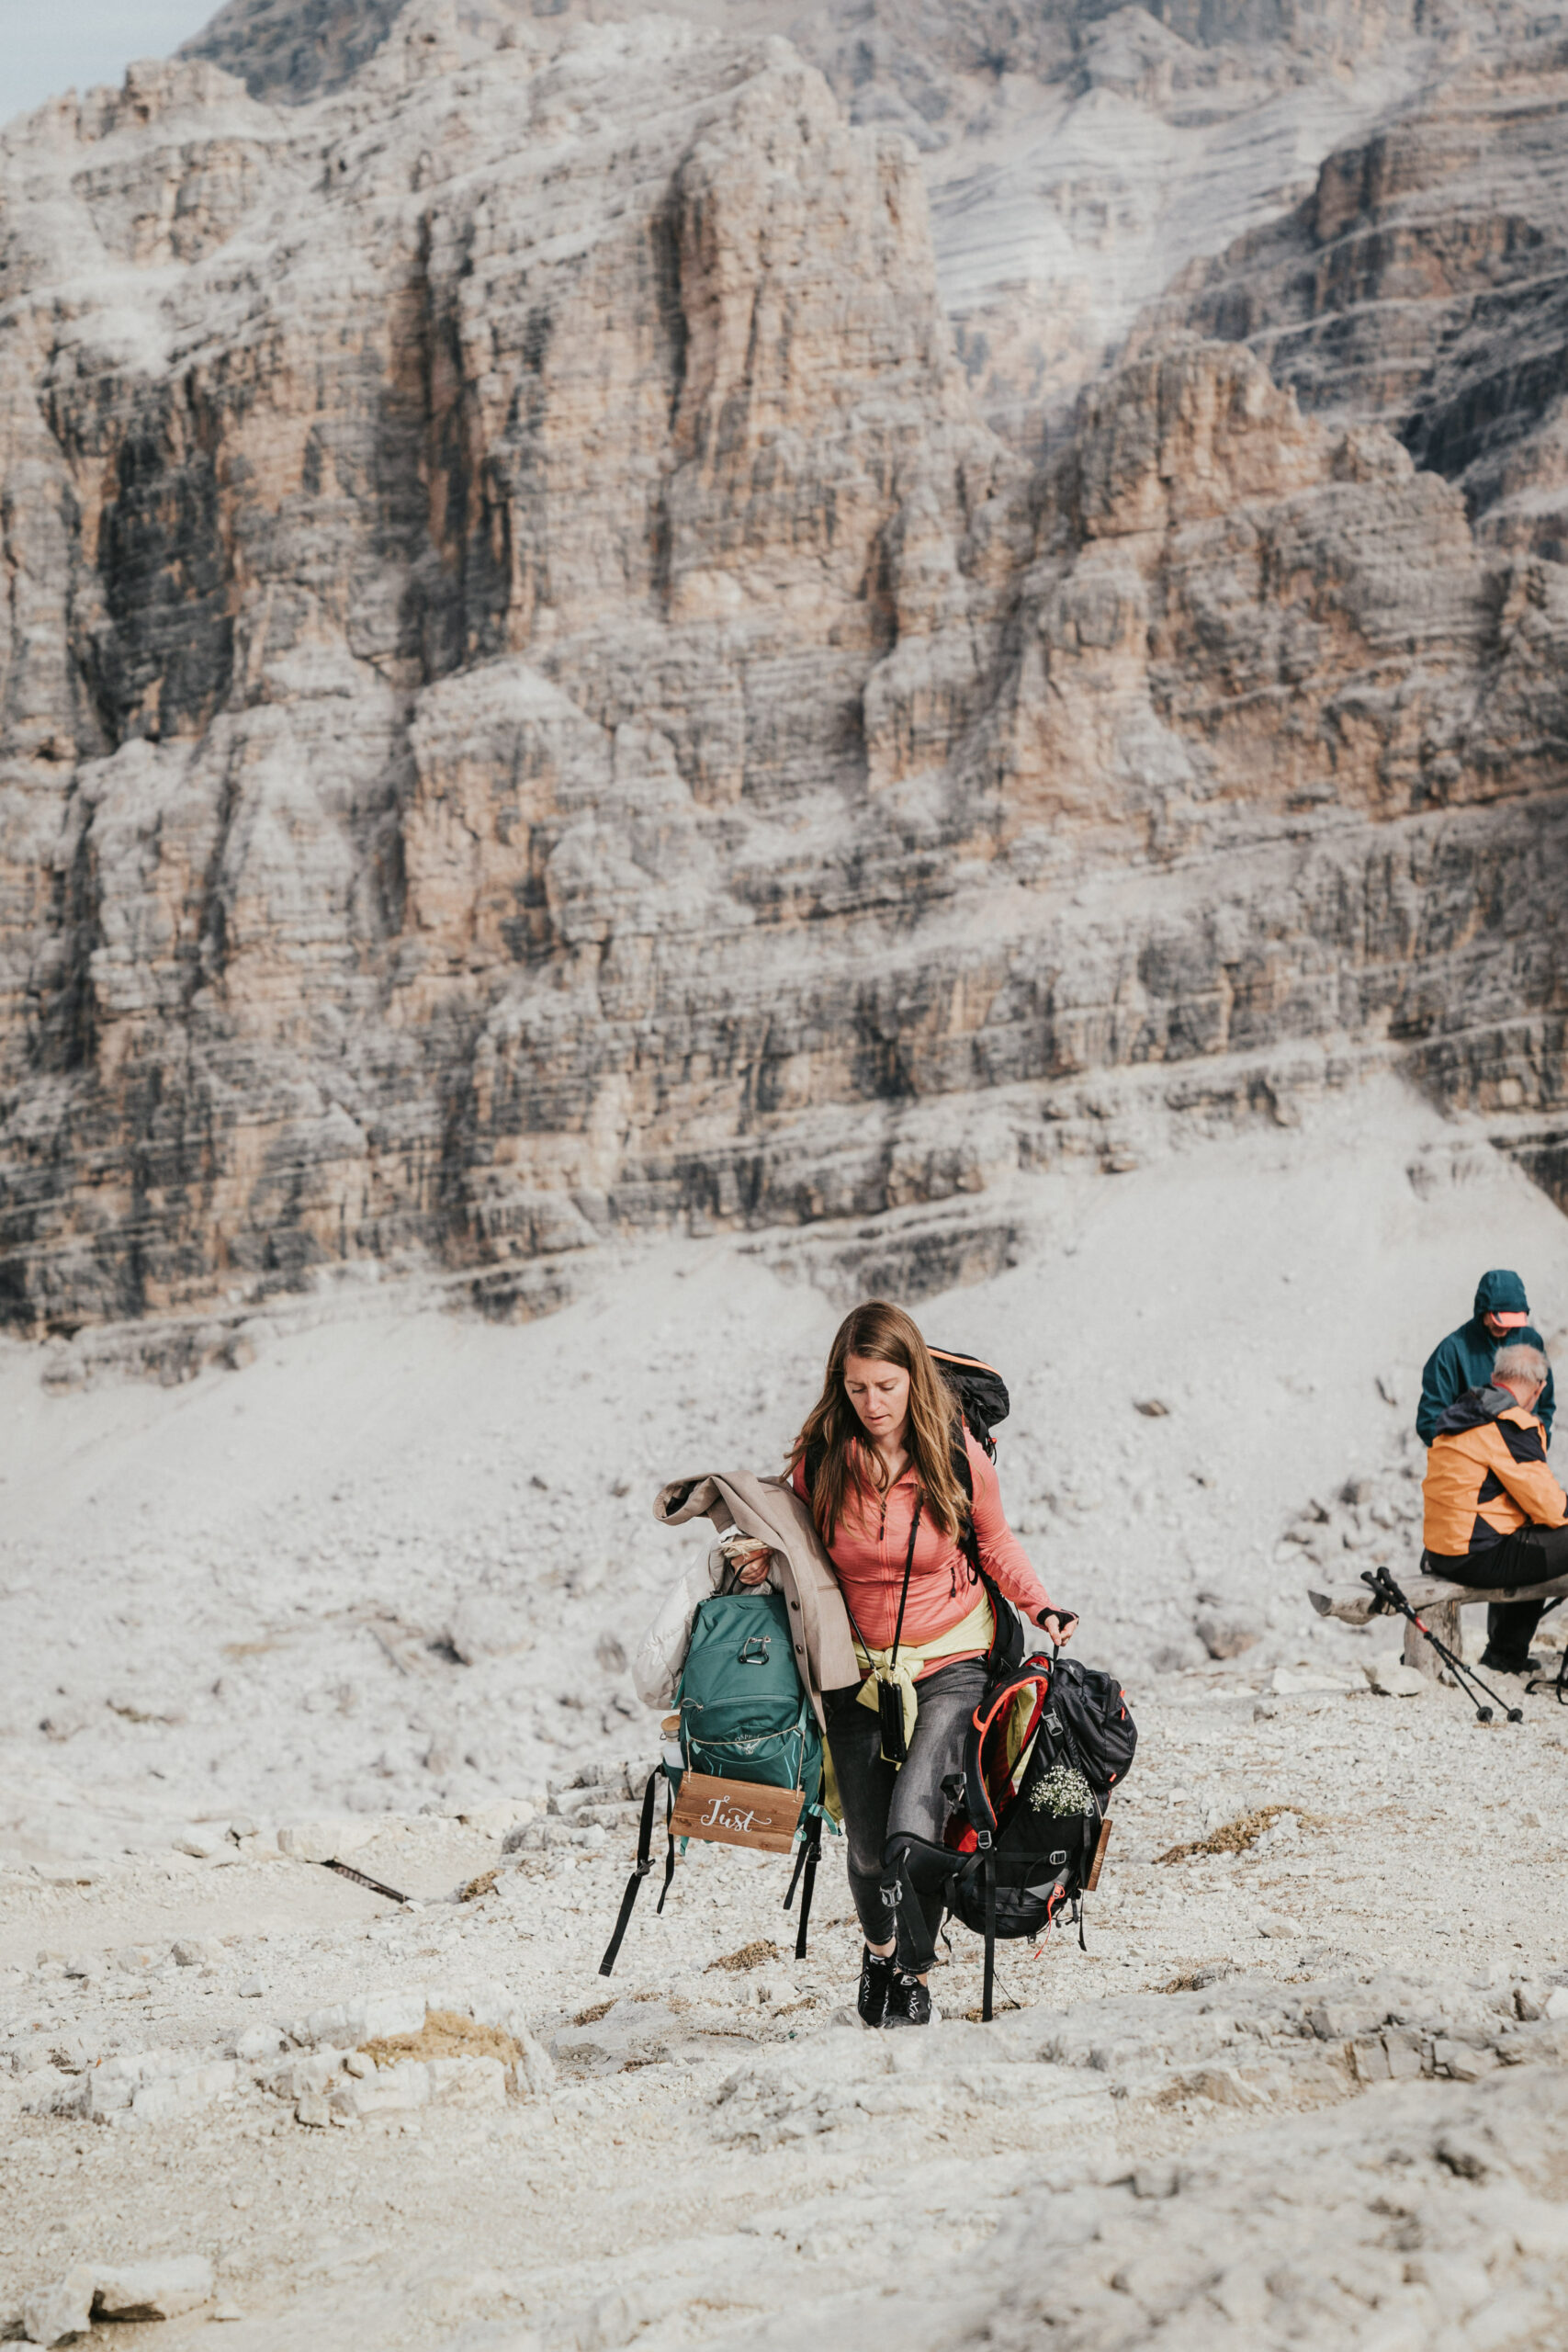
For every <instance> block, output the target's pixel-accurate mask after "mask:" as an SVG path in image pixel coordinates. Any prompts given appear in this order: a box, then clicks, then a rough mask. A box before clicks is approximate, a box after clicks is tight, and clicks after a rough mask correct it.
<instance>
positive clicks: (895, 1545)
mask: <svg viewBox="0 0 1568 2352" xmlns="http://www.w3.org/2000/svg"><path fill="white" fill-rule="evenodd" d="M964 1444H965V1445H966V1446H967V1448H968V1451H969V1475H970V1476H971V1477H972V1478H973V1479H974V1482H975V1502H974V1520H975V1533H976V1538H977V1540H978V1543H979V1547H980V1558H981V1562H982V1564H983V1565H984V1566H985V1569H986V1572H987V1575H988V1576H991V1577H995V1579H996V1581H997V1583H998V1585H999V1586H1000V1587H1001V1589H1002V1590H1003V1592H1005V1593H1006V1595H1007V1597H1008V1599H1009V1600H1015V1601H1016V1602H1017V1603H1018V1606H1019V1607H1020V1609H1021V1610H1022V1611H1023V1613H1024V1615H1025V1616H1026V1617H1028V1618H1030V1619H1031V1620H1034V1619H1037V1618H1038V1617H1039V1615H1040V1612H1041V1611H1042V1610H1043V1609H1049V1608H1050V1606H1051V1603H1050V1601H1049V1600H1048V1599H1047V1598H1046V1594H1045V1588H1044V1586H1043V1584H1042V1583H1041V1581H1040V1579H1039V1577H1037V1576H1036V1575H1035V1573H1034V1570H1033V1569H1032V1567H1031V1566H1030V1564H1029V1555H1028V1554H1027V1553H1026V1552H1025V1550H1024V1548H1023V1546H1022V1544H1021V1543H1020V1542H1019V1540H1018V1538H1017V1536H1016V1535H1015V1534H1014V1533H1013V1532H1012V1530H1011V1528H1010V1526H1009V1525H1008V1523H1007V1515H1006V1513H1005V1512H1004V1511H1003V1510H1002V1496H1001V1488H1000V1487H999V1485H998V1481H997V1473H996V1466H995V1464H993V1463H992V1462H991V1460H990V1458H989V1457H988V1455H987V1453H986V1451H985V1449H984V1447H983V1446H980V1445H977V1444H976V1442H975V1440H974V1439H973V1438H972V1437H971V1436H970V1435H969V1433H968V1431H967V1430H965V1431H964ZM793 1484H794V1487H795V1492H796V1494H798V1495H800V1496H801V1497H802V1498H804V1497H805V1494H806V1479H805V1472H804V1464H801V1463H796V1464H795V1475H794V1479H793ZM916 1493H917V1487H916V1482H915V1474H914V1472H913V1471H912V1470H906V1471H905V1473H904V1475H903V1476H902V1477H901V1478H900V1479H898V1480H897V1483H896V1484H895V1485H894V1486H892V1487H889V1488H888V1490H887V1493H886V1495H883V1494H881V1493H880V1492H879V1491H878V1490H877V1488H876V1487H874V1486H873V1485H872V1483H871V1480H870V1476H869V1474H868V1475H867V1476H865V1478H864V1480H863V1485H862V1488H861V1502H862V1508H861V1510H860V1512H859V1514H858V1516H856V1515H855V1514H853V1512H851V1513H850V1514H846V1517H845V1518H844V1519H843V1520H842V1521H840V1524H839V1526H838V1527H837V1529H836V1530H835V1531H834V1535H833V1541H832V1543H831V1544H829V1547H828V1555H829V1559H830V1560H831V1561H832V1563H833V1568H834V1572H835V1574H836V1575H837V1577H838V1579H839V1583H840V1588H841V1589H842V1591H843V1595H844V1599H845V1600H846V1601H847V1602H848V1604H849V1610H850V1614H851V1616H852V1618H853V1620H854V1622H855V1623H856V1624H857V1625H858V1626H859V1628H860V1631H861V1634H862V1637H863V1639H864V1640H865V1641H867V1642H869V1643H870V1644H871V1645H872V1647H873V1648H874V1649H879V1650H880V1649H886V1648H887V1647H888V1646H889V1645H890V1644H891V1642H892V1639H893V1629H894V1627H895V1625H896V1624H897V1622H898V1593H899V1589H900V1588H901V1586H902V1584H903V1581H904V1562H905V1560H906V1559H907V1558H908V1552H909V1521H910V1518H911V1516H912V1514H913V1511H914V1508H915V1497H916ZM978 1599H979V1594H978V1592H977V1590H976V1587H975V1586H974V1585H973V1584H972V1583H971V1582H970V1580H969V1563H968V1561H967V1560H966V1559H965V1557H964V1554H963V1552H962V1551H961V1550H960V1548H959V1546H958V1545H957V1544H955V1543H953V1539H952V1537H951V1536H948V1535H944V1534H943V1533H942V1530H941V1529H940V1528H939V1527H933V1526H932V1525H931V1521H930V1520H929V1519H928V1518H927V1516H926V1514H925V1513H924V1511H922V1512H921V1514H920V1526H919V1534H918V1535H917V1536H916V1538H915V1564H914V1567H913V1570H912V1571H911V1573H910V1577H909V1599H908V1606H907V1607H906V1609H905V1611H904V1640H905V1641H906V1642H908V1643H919V1642H929V1641H931V1639H933V1637H934V1636H935V1635H936V1634H942V1633H945V1632H946V1631H947V1628H948V1627H949V1626H950V1625H956V1624H957V1623H959V1622H960V1620H961V1619H963V1618H964V1617H967V1616H968V1614H969V1611H971V1610H972V1609H973V1608H974V1606H975V1603H976V1600H978ZM981 1655H982V1653H981V1652H980V1651H978V1650H973V1651H967V1652H964V1656H967V1657H979V1656H981ZM952 1663H953V1660H952V1659H951V1658H945V1657H944V1658H938V1659H935V1660H933V1662H932V1664H931V1667H929V1668H926V1669H924V1670H925V1671H926V1672H928V1673H934V1672H935V1670H936V1668H937V1667H938V1666H951V1665H952Z"/></svg>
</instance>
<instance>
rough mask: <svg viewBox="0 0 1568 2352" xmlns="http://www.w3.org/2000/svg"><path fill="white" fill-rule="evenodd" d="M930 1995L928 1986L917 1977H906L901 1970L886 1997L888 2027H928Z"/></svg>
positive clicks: (930, 2015) (930, 2010)
mask: <svg viewBox="0 0 1568 2352" xmlns="http://www.w3.org/2000/svg"><path fill="white" fill-rule="evenodd" d="M933 2014H934V2013H933V2011H932V2008H931V1986H930V1985H922V1984H921V1982H920V1980H919V1977H918V1976H908V1975H906V1974H905V1973H904V1971H903V1970H902V1969H900V1970H899V1972H898V1976H897V1983H896V1984H895V1985H894V1986H893V1989H892V1991H891V1992H890V1993H889V1994H888V1996H887V2022H888V2024H889V2025H930V2024H931V2022H932V2018H933Z"/></svg>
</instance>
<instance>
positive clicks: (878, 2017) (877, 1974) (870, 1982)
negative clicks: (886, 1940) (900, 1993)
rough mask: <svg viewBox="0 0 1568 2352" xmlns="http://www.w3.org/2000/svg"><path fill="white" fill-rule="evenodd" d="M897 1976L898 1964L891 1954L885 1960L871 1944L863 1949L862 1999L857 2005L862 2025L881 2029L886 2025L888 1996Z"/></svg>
mask: <svg viewBox="0 0 1568 2352" xmlns="http://www.w3.org/2000/svg"><path fill="white" fill-rule="evenodd" d="M897 1974H898V1963H897V1961H896V1960H895V1958H894V1956H893V1954H892V1953H891V1952H889V1953H888V1955H887V1957H886V1960H884V1959H883V1958H882V1956H881V1954H880V1953H878V1952H874V1951H872V1948H871V1946H870V1945H869V1944H866V1945H864V1946H863V1949H862V1951H861V1963H860V1998H859V1999H858V2000H857V2001H856V2003H855V2007H856V2008H857V2009H858V2010H859V2011H860V2021H861V2023H862V2025H869V2026H872V2027H879V2026H884V2025H886V2022H887V2001H888V1996H889V1995H890V1994H891V1992H892V1990H893V1986H894V1983H895V1980H896V1979H897Z"/></svg>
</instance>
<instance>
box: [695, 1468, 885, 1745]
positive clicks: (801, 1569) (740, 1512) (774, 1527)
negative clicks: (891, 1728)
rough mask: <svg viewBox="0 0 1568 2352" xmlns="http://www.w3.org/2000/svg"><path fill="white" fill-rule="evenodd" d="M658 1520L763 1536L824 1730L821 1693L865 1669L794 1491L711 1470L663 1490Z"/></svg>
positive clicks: (744, 1474)
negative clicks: (706, 1523) (700, 1522)
mask: <svg viewBox="0 0 1568 2352" xmlns="http://www.w3.org/2000/svg"><path fill="white" fill-rule="evenodd" d="M653 1516H654V1518H655V1519H657V1520H658V1521H660V1524H661V1525H662V1526H665V1527H679V1526H681V1525H682V1523H683V1521H686V1520H689V1519H711V1520H712V1521H713V1523H714V1525H715V1527H716V1529H717V1530H718V1532H719V1533H720V1534H721V1535H722V1534H724V1533H725V1532H727V1531H728V1529H729V1528H731V1527H738V1528H739V1530H740V1532H741V1533H742V1534H744V1535H756V1536H760V1537H761V1539H762V1541H763V1542H764V1543H766V1544H771V1545H772V1546H773V1551H774V1553H775V1554H776V1555H777V1557H776V1560H775V1564H774V1566H775V1573H776V1575H777V1578H778V1583H779V1587H780V1589H781V1590H782V1591H783V1593H784V1599H785V1600H787V1602H788V1603H789V1611H790V1620H791V1623H792V1624H793V1626H794V1628H795V1665H796V1667H797V1668H799V1672H800V1679H801V1680H802V1681H803V1682H804V1683H805V1685H806V1687H807V1691H809V1692H810V1694H811V1703H812V1705H813V1706H814V1707H815V1708H816V1710H817V1720H818V1723H819V1724H822V1725H823V1727H824V1729H826V1718H825V1716H824V1714H823V1712H822V1693H823V1692H824V1691H842V1690H845V1689H847V1688H848V1687H849V1686H850V1685H852V1684H853V1683H857V1682H859V1680H860V1679H861V1670H860V1667H859V1665H858V1663H857V1662H856V1658H855V1652H854V1643H853V1640H852V1636H851V1634H850V1620H849V1613H848V1611H846V1609H845V1607H844V1600H843V1595H842V1594H841V1593H840V1590H839V1582H838V1578H837V1577H835V1576H834V1574H833V1566H832V1562H831V1561H830V1560H829V1557H828V1555H827V1553H826V1552H825V1551H824V1550H823V1548H822V1544H821V1539H820V1538H819V1536H818V1532H817V1530H816V1528H815V1527H814V1526H813V1524H812V1520H811V1513H810V1512H809V1511H808V1510H807V1507H806V1505H805V1504H804V1503H803V1502H802V1501H801V1499H800V1497H799V1496H798V1495H797V1494H796V1493H795V1489H794V1487H791V1486H790V1485H789V1484H788V1483H787V1481H786V1480H784V1479H783V1478H759V1477H758V1476H756V1475H755V1473H754V1472H752V1471H750V1470H710V1471H708V1472H707V1473H706V1474H705V1476H701V1477H696V1478H675V1479H672V1480H671V1483H670V1485H669V1486H667V1487H660V1490H659V1493H658V1496H657V1497H656V1498H655V1501H654V1505H653Z"/></svg>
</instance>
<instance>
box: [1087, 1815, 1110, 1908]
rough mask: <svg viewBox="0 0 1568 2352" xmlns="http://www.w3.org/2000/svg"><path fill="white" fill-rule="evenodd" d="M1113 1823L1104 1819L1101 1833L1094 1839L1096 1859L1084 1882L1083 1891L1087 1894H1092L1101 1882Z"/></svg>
mask: <svg viewBox="0 0 1568 2352" xmlns="http://www.w3.org/2000/svg"><path fill="white" fill-rule="evenodd" d="M1110 1843H1111V1823H1110V1822H1109V1821H1102V1822H1101V1823H1100V1835H1099V1837H1098V1838H1096V1839H1095V1841H1094V1860H1093V1861H1092V1862H1090V1864H1089V1876H1088V1877H1087V1878H1086V1879H1085V1881H1084V1883H1083V1891H1084V1893H1085V1894H1093V1893H1094V1890H1095V1888H1096V1887H1097V1886H1098V1885H1099V1884H1100V1864H1101V1862H1103V1861H1104V1860H1105V1849H1106V1848H1107V1846H1109V1845H1110Z"/></svg>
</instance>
